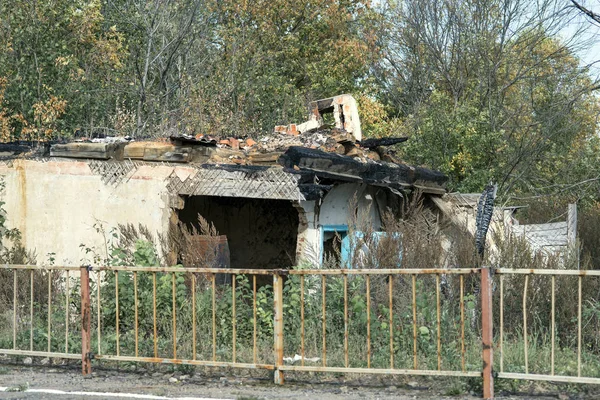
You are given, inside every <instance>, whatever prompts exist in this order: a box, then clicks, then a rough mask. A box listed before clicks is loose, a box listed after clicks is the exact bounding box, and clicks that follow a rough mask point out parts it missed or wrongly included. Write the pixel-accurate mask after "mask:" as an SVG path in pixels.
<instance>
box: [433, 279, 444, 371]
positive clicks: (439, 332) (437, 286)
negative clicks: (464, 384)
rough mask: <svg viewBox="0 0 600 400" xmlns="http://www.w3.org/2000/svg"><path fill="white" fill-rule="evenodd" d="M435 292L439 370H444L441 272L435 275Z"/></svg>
mask: <svg viewBox="0 0 600 400" xmlns="http://www.w3.org/2000/svg"><path fill="white" fill-rule="evenodd" d="M435 294H436V306H437V367H438V371H441V370H442V330H441V326H442V319H441V311H440V310H441V304H440V274H437V275H436V276H435Z"/></svg>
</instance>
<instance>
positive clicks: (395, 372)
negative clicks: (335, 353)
mask: <svg viewBox="0 0 600 400" xmlns="http://www.w3.org/2000/svg"><path fill="white" fill-rule="evenodd" d="M281 369H282V370H284V371H298V372H330V373H332V372H333V373H346V374H348V373H351V374H381V375H421V376H463V377H481V371H479V372H478V371H468V372H462V371H436V370H414V369H387V368H386V369H379V368H343V367H326V368H323V367H308V366H307V367H301V366H294V365H284V366H283V367H282V368H281Z"/></svg>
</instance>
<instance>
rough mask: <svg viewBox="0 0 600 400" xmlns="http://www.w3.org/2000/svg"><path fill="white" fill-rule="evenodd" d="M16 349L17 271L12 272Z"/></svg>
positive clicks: (14, 342)
mask: <svg viewBox="0 0 600 400" xmlns="http://www.w3.org/2000/svg"><path fill="white" fill-rule="evenodd" d="M16 349H17V270H16V269H14V270H13V350H16Z"/></svg>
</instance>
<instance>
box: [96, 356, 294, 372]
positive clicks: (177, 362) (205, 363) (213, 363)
mask: <svg viewBox="0 0 600 400" xmlns="http://www.w3.org/2000/svg"><path fill="white" fill-rule="evenodd" d="M96 358H97V359H99V360H110V361H125V362H146V363H154V364H174V365H198V366H204V367H217V368H232V367H235V368H245V369H265V370H274V369H275V366H274V365H273V364H248V363H235V364H234V363H231V362H222V361H204V360H183V359H172V358H158V357H157V358H154V357H128V356H119V357H117V356H111V355H103V356H99V357H96ZM282 370H283V369H282Z"/></svg>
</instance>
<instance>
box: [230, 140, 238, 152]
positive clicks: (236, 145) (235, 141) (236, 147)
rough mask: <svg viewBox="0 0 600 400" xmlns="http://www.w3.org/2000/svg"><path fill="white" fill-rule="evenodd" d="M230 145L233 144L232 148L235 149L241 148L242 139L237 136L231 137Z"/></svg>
mask: <svg viewBox="0 0 600 400" xmlns="http://www.w3.org/2000/svg"><path fill="white" fill-rule="evenodd" d="M229 145H230V146H231V148H232V149H233V150H239V149H240V141H239V140H237V139H235V138H229Z"/></svg>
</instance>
